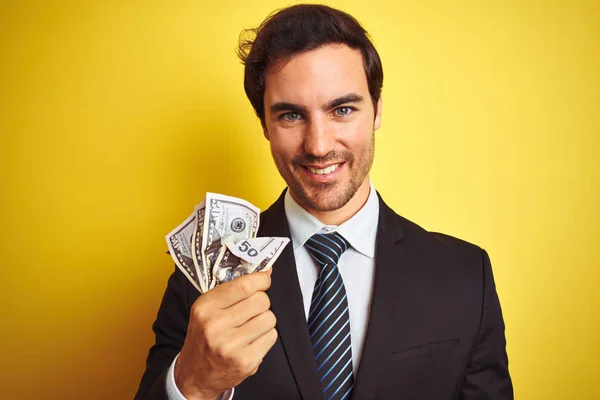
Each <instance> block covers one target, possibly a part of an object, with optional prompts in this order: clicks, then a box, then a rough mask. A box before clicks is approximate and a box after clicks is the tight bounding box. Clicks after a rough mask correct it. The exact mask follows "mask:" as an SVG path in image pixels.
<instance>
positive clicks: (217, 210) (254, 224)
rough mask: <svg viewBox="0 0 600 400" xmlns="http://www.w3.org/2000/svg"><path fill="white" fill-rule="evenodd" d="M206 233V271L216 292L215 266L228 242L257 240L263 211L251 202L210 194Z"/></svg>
mask: <svg viewBox="0 0 600 400" xmlns="http://www.w3.org/2000/svg"><path fill="white" fill-rule="evenodd" d="M205 202H206V207H205V214H204V229H203V232H202V250H201V251H202V253H203V254H204V260H203V261H204V268H205V270H206V273H207V275H208V278H209V282H208V283H209V284H208V289H212V288H213V287H214V286H215V285H216V282H213V279H211V278H213V276H214V266H215V264H216V260H217V257H218V255H219V253H220V251H221V250H222V248H223V246H224V243H226V242H239V241H242V240H246V239H250V238H253V237H255V236H256V233H257V231H258V224H259V220H260V209H259V208H257V207H255V206H254V205H252V204H250V203H249V202H247V201H245V200H242V199H238V198H235V197H230V196H225V195H222V194H217V193H207V194H206V198H205Z"/></svg>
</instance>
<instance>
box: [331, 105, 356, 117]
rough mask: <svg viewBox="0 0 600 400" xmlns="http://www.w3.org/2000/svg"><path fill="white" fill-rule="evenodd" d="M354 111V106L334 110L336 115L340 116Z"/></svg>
mask: <svg viewBox="0 0 600 400" xmlns="http://www.w3.org/2000/svg"><path fill="white" fill-rule="evenodd" d="M351 112H352V108H350V107H338V108H336V109H335V110H334V113H335V115H337V116H338V117H345V116H346V115H348V114H350V113H351Z"/></svg>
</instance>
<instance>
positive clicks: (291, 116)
mask: <svg viewBox="0 0 600 400" xmlns="http://www.w3.org/2000/svg"><path fill="white" fill-rule="evenodd" d="M279 118H280V119H282V120H284V121H289V122H293V121H296V120H299V119H300V118H302V116H301V115H300V113H297V112H288V113H285V114H282V115H281V116H280V117H279Z"/></svg>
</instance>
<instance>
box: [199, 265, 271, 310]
mask: <svg viewBox="0 0 600 400" xmlns="http://www.w3.org/2000/svg"><path fill="white" fill-rule="evenodd" d="M270 286H271V277H270V276H269V274H267V273H266V272H256V273H253V274H248V275H244V276H240V277H239V278H235V279H233V280H231V281H229V282H225V283H223V284H221V285H219V286H217V287H215V288H214V289H212V290H210V291H208V292H207V293H206V294H205V295H203V296H207V295H210V296H207V298H205V301H206V302H207V303H211V306H212V307H216V308H221V309H225V308H228V307H231V306H232V305H234V304H236V303H238V302H240V301H242V300H244V299H247V298H248V297H250V296H252V295H253V294H254V293H256V292H257V291H263V292H264V291H265V290H267V289H268V288H269V287H270ZM201 297H202V296H201Z"/></svg>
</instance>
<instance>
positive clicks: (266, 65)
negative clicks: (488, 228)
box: [136, 5, 513, 400]
mask: <svg viewBox="0 0 600 400" xmlns="http://www.w3.org/2000/svg"><path fill="white" fill-rule="evenodd" d="M240 56H241V58H242V60H243V62H244V64H245V79H244V86H245V89H246V93H247V95H248V98H249V99H250V102H251V103H252V105H253V107H254V109H255V110H256V113H257V115H258V117H259V118H260V121H261V124H262V127H263V131H264V135H265V137H266V139H267V140H268V141H269V144H270V146H271V152H272V155H273V158H274V160H275V164H276V165H277V168H278V170H279V172H280V173H281V175H282V177H283V178H284V180H285V181H286V183H287V185H288V188H287V190H286V191H284V194H282V196H281V197H280V198H279V199H278V200H277V201H276V202H275V203H274V204H273V205H272V206H271V207H270V208H269V209H268V210H267V211H265V212H264V213H263V214H262V215H261V230H260V231H259V236H287V237H291V239H292V243H291V246H288V247H287V248H286V249H285V251H284V252H283V253H282V255H281V256H280V258H279V259H278V261H277V262H276V263H275V265H274V266H273V269H272V275H271V273H270V272H269V273H266V272H261V273H256V274H251V275H246V276H243V277H241V278H237V279H235V280H233V281H231V282H227V283H225V284H223V285H220V286H218V287H216V288H215V289H213V290H211V291H209V292H208V293H206V294H204V295H202V296H200V297H198V293H197V292H196V291H195V289H194V288H193V287H192V286H191V284H189V283H188V281H187V279H186V278H185V277H184V276H183V275H182V273H180V272H179V271H178V270H177V269H176V270H175V272H174V273H173V275H172V276H171V278H170V279H169V283H168V286H167V290H166V293H165V295H164V299H163V302H162V304H161V306H160V310H159V312H158V317H157V320H156V322H155V324H154V331H155V333H156V344H155V345H154V346H153V347H152V349H151V350H150V354H149V356H148V361H147V368H146V372H145V374H144V376H143V378H142V382H141V385H140V388H139V391H138V394H137V396H136V399H167V398H170V399H181V398H186V399H190V400H191V399H215V398H230V397H231V396H232V395H233V397H234V398H236V399H237V398H239V399H301V398H302V399H309V400H312V399H323V398H324V399H349V398H354V399H375V398H377V399H432V400H440V399H511V398H512V397H513V393H512V383H511V379H510V376H509V373H508V361H507V356H506V350H505V338H504V323H503V318H502V313H501V310H500V304H499V302H498V297H497V294H496V290H495V286H494V280H493V276H492V271H491V266H490V261H489V258H488V256H487V254H486V252H485V251H483V250H482V249H480V248H478V247H477V246H474V245H472V244H469V243H466V242H463V241H460V240H458V239H455V238H452V237H450V236H446V235H442V234H436V233H429V232H427V231H425V230H423V229H422V228H420V227H419V226H417V225H415V224H413V223H411V222H409V221H407V220H406V219H404V218H402V217H400V216H398V215H397V214H395V213H394V211H392V210H391V209H390V208H389V207H388V206H387V205H386V204H385V203H384V202H383V200H382V199H381V197H379V195H378V194H377V193H376V192H375V190H374V188H373V186H372V184H371V183H370V179H369V170H370V168H371V165H372V162H373V155H374V131H375V130H377V129H378V128H379V126H380V124H381V113H382V100H381V88H382V84H383V72H382V67H381V61H380V59H379V55H378V54H377V51H376V50H375V48H374V47H373V45H372V44H371V42H370V40H369V39H368V37H367V35H366V32H365V31H364V30H363V29H362V28H361V27H360V25H359V24H358V22H356V20H354V18H352V17H351V16H349V15H347V14H345V13H343V12H341V11H338V10H334V9H331V8H329V7H325V6H320V5H298V6H293V7H289V8H286V9H283V10H281V11H279V12H278V13H276V14H274V15H272V16H271V17H269V18H268V19H267V20H266V21H265V22H264V23H263V24H262V25H261V26H260V27H259V28H258V29H257V30H256V38H255V39H254V41H252V42H242V43H241V45H240Z"/></svg>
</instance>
